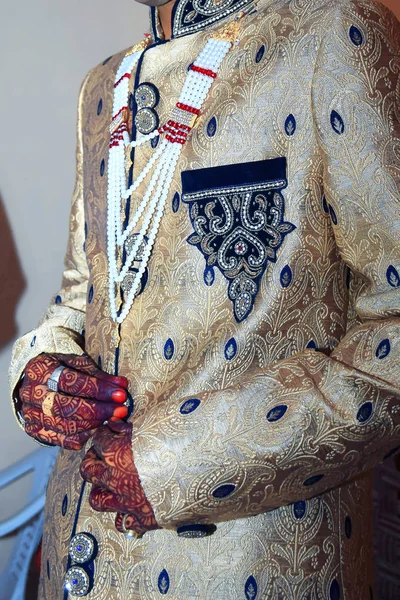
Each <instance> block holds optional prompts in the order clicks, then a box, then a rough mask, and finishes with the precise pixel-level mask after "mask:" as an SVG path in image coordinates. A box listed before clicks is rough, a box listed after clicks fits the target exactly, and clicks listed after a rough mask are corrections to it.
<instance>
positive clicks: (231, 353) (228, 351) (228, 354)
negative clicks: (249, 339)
mask: <svg viewBox="0 0 400 600" xmlns="http://www.w3.org/2000/svg"><path fill="white" fill-rule="evenodd" d="M236 354H237V343H236V340H235V338H234V337H232V338H231V339H230V340H228V341H227V342H226V344H225V349H224V355H225V358H226V360H232V359H233V358H235V356H236Z"/></svg>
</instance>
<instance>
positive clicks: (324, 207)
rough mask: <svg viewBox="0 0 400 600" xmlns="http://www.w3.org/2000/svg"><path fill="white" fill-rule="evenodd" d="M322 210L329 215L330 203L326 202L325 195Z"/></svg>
mask: <svg viewBox="0 0 400 600" xmlns="http://www.w3.org/2000/svg"><path fill="white" fill-rule="evenodd" d="M322 208H323V209H324V211H325V212H326V214H329V206H328V202H327V201H326V198H325V194H324V195H323V196H322Z"/></svg>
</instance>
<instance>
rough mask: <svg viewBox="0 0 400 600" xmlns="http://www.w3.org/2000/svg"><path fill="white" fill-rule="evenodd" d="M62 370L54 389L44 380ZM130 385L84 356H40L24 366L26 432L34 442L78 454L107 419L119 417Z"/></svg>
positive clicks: (123, 413)
mask: <svg viewBox="0 0 400 600" xmlns="http://www.w3.org/2000/svg"><path fill="white" fill-rule="evenodd" d="M58 367H64V368H63V370H62V372H61V375H60V377H59V380H58V386H57V387H58V391H57V392H54V391H51V390H50V389H49V387H48V381H49V379H50V377H51V375H52V374H53V373H54V371H55V369H57V368H58ZM127 386H128V381H127V379H126V378H125V377H114V376H112V375H109V374H108V373H104V372H103V371H101V370H100V369H99V368H98V367H97V365H96V364H95V363H94V361H93V360H92V359H91V358H89V357H88V356H76V355H70V354H40V355H39V356H37V357H36V358H33V359H32V360H31V361H29V363H28V364H27V366H26V369H25V373H24V378H23V380H22V383H21V385H20V388H19V390H18V393H19V399H20V401H21V412H22V416H23V418H24V420H25V431H26V432H27V433H28V435H30V436H31V437H33V438H35V439H36V440H37V441H39V442H42V443H45V444H52V445H56V446H62V447H64V448H68V449H70V450H80V449H81V448H82V447H83V446H84V444H85V443H86V442H87V440H88V439H89V438H90V437H91V436H92V435H93V432H94V430H95V429H97V428H98V427H100V426H101V425H102V424H103V423H104V421H106V420H108V419H112V418H114V419H123V418H124V417H126V416H127V414H128V409H127V408H126V406H121V404H123V403H124V402H125V401H126V400H127V397H128V395H127V391H126V389H127Z"/></svg>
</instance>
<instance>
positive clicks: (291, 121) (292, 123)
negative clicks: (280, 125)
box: [285, 115, 297, 137]
mask: <svg viewBox="0 0 400 600" xmlns="http://www.w3.org/2000/svg"><path fill="white" fill-rule="evenodd" d="M296 128H297V123H296V119H295V118H294V115H289V116H288V118H287V119H286V121H285V131H286V135H288V136H289V137H291V136H292V135H294V134H295V132H296Z"/></svg>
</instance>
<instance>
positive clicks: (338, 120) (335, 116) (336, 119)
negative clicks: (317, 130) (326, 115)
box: [331, 110, 344, 135]
mask: <svg viewBox="0 0 400 600" xmlns="http://www.w3.org/2000/svg"><path fill="white" fill-rule="evenodd" d="M331 125H332V129H333V131H335V133H337V134H338V135H342V134H343V133H344V121H343V119H342V117H341V116H340V115H339V113H338V112H336V110H333V111H332V112H331Z"/></svg>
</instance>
